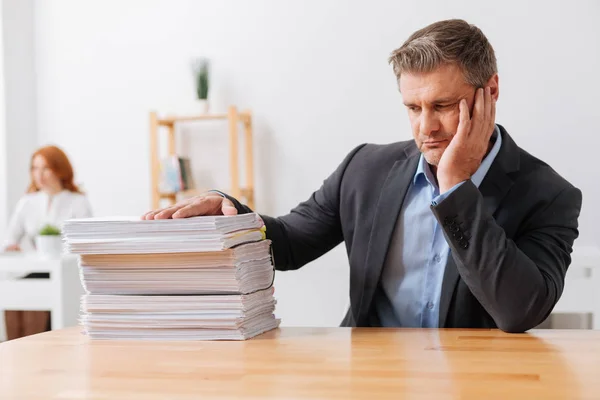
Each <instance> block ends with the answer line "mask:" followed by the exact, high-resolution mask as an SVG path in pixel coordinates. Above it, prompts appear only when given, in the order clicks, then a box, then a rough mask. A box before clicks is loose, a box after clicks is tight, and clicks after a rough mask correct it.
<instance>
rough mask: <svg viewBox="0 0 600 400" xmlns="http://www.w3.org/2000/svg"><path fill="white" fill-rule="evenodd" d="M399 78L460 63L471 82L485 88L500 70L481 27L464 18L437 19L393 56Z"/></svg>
mask: <svg viewBox="0 0 600 400" xmlns="http://www.w3.org/2000/svg"><path fill="white" fill-rule="evenodd" d="M389 62H390V64H392V67H393V69H394V73H395V74H396V77H397V78H398V79H400V75H401V74H402V73H411V72H417V73H418V72H431V71H433V70H435V69H437V68H439V67H440V66H442V65H445V64H452V63H456V64H457V65H458V66H459V67H460V69H461V70H462V72H463V75H464V77H465V80H466V81H467V83H469V84H471V85H473V86H474V87H477V88H480V87H484V86H485V84H486V83H487V81H488V80H489V79H490V78H491V77H492V76H494V74H496V73H497V72H498V69H497V66H496V55H495V54H494V49H493V48H492V46H491V45H490V43H489V42H488V40H487V38H486V37H485V35H484V34H483V32H481V30H480V29H479V28H477V27H476V26H474V25H470V24H469V23H467V22H466V21H463V20H460V19H450V20H446V21H439V22H435V23H433V24H431V25H429V26H426V27H425V28H423V29H420V30H418V31H416V32H415V33H413V34H412V35H411V36H410V37H409V38H408V40H407V41H406V42H404V44H403V45H402V47H400V48H399V49H396V50H394V51H393V52H392V54H391V55H390V58H389Z"/></svg>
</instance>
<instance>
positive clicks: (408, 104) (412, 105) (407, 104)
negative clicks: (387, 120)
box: [402, 102, 419, 107]
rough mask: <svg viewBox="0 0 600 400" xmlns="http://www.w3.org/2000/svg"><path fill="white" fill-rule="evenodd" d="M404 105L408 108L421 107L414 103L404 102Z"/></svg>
mask: <svg viewBox="0 0 600 400" xmlns="http://www.w3.org/2000/svg"><path fill="white" fill-rule="evenodd" d="M402 104H404V105H405V106H406V107H419V106H418V105H416V104H414V103H405V102H402Z"/></svg>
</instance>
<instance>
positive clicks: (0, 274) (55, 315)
mask: <svg viewBox="0 0 600 400" xmlns="http://www.w3.org/2000/svg"><path fill="white" fill-rule="evenodd" d="M31 272H47V273H50V278H49V279H35V278H34V279H18V277H23V276H25V275H26V274H28V273H31ZM83 293H84V291H83V287H82V286H81V281H80V279H79V270H78V257H77V256H74V255H69V254H67V255H63V256H61V257H57V258H52V259H45V258H42V257H40V256H38V255H37V254H36V253H0V313H2V314H4V310H38V311H50V312H51V313H52V314H51V321H52V329H53V330H54V329H62V328H65V327H70V326H75V325H77V323H78V318H79V304H80V297H81V295H82V294H83Z"/></svg>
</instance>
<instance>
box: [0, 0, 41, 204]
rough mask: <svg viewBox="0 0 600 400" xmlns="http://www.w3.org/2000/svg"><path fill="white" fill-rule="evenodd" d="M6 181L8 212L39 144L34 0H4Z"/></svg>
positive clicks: (24, 184)
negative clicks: (32, 154)
mask: <svg viewBox="0 0 600 400" xmlns="http://www.w3.org/2000/svg"><path fill="white" fill-rule="evenodd" d="M2 8H3V16H2V30H3V42H2V52H3V53H4V54H3V55H4V60H3V64H4V81H3V83H4V95H5V99H6V101H5V109H4V111H5V129H6V130H5V140H6V153H5V157H6V162H7V166H8V170H7V179H6V181H3V183H4V184H5V186H4V188H3V189H5V190H6V196H7V200H6V201H7V208H8V213H9V215H10V213H12V212H13V211H14V206H15V204H16V203H17V201H18V200H19V198H20V197H21V196H22V195H23V193H24V192H25V190H26V189H27V184H28V183H29V159H30V156H31V153H32V152H33V151H34V149H35V146H36V144H37V108H36V105H37V99H36V97H37V90H36V79H35V78H36V75H35V70H34V67H35V62H34V54H35V51H34V18H33V15H34V0H3V1H2Z"/></svg>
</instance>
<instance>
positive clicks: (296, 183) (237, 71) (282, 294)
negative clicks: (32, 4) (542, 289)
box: [35, 0, 600, 325]
mask: <svg viewBox="0 0 600 400" xmlns="http://www.w3.org/2000/svg"><path fill="white" fill-rule="evenodd" d="M36 4H37V10H36V25H35V26H36V53H35V58H36V63H37V64H36V67H37V85H38V104H37V122H38V127H39V129H38V133H39V141H40V144H45V143H46V142H55V143H57V144H59V145H61V146H63V147H64V148H65V149H66V150H67V151H68V152H69V154H70V155H71V157H72V159H73V161H74V164H75V166H76V168H77V171H78V176H79V178H80V179H81V180H82V181H83V183H84V184H85V188H86V189H87V190H88V192H89V194H90V196H91V201H92V205H93V207H94V209H95V211H96V213H97V214H101V215H102V214H139V213H142V212H143V211H145V210H146V209H147V208H148V207H149V205H150V197H149V193H150V188H149V169H148V167H149V159H148V140H147V138H148V112H149V111H151V110H157V111H159V112H161V113H167V112H172V113H187V112H190V111H191V110H193V108H194V106H195V105H194V102H193V96H194V89H193V83H192V78H191V75H190V72H189V71H190V68H189V62H190V60H191V58H193V57H197V56H208V57H210V58H211V59H212V60H213V63H214V65H213V67H214V80H213V87H214V90H213V92H212V93H211V96H212V101H213V105H212V108H213V110H215V111H222V110H224V109H225V107H226V105H228V104H230V103H232V104H236V105H238V106H239V107H241V108H251V109H252V111H253V113H254V115H255V123H254V126H255V134H256V146H257V147H256V153H255V154H256V156H257V157H258V159H259V160H258V165H257V171H256V172H257V177H256V185H257V190H258V192H257V209H258V211H260V212H263V213H269V214H274V215H278V214H282V213H286V212H287V211H288V210H289V209H290V208H292V207H293V206H295V205H296V204H297V203H298V202H299V201H302V200H304V199H306V198H307V197H308V196H309V195H310V193H311V192H312V191H313V190H315V189H317V188H318V186H319V185H320V183H321V182H322V180H323V179H324V178H325V177H326V176H327V175H328V174H329V173H330V172H331V171H332V170H333V169H334V168H335V167H336V165H337V164H338V163H339V162H340V161H341V159H342V158H343V157H344V155H345V154H346V153H347V152H348V151H349V150H350V149H351V148H352V147H354V146H355V145H357V144H359V143H362V142H365V141H369V142H391V141H396V140H404V139H409V138H410V131H409V125H408V121H407V118H406V114H405V111H404V110H403V108H402V106H401V98H400V95H399V94H398V92H397V89H396V87H395V82H394V77H393V74H392V72H391V69H390V67H389V66H388V65H387V57H388V54H389V53H390V51H391V50H392V49H394V48H396V47H398V46H400V45H401V44H402V42H403V41H404V40H405V39H406V38H407V37H408V35H409V34H410V33H411V32H413V31H414V30H416V29H418V28H420V27H422V26H424V25H426V24H428V23H430V22H433V21H435V20H438V19H445V18H451V17H460V18H465V19H467V20H469V21H470V22H472V23H475V24H477V25H478V26H480V27H481V28H482V29H483V31H484V32H485V33H486V34H487V36H488V38H489V39H490V41H491V42H492V44H493V45H494V47H495V49H496V52H497V57H498V63H499V69H500V83H501V95H500V101H499V103H498V112H497V116H498V121H499V122H500V123H502V124H503V125H504V126H505V127H506V128H507V129H508V130H509V132H510V133H511V135H512V136H513V137H514V138H515V140H516V141H517V142H518V143H519V144H520V145H521V146H522V147H524V148H525V149H527V150H528V151H530V152H532V153H533V154H535V155H536V156H538V157H540V158H542V159H544V160H546V161H547V162H549V163H550V164H551V165H553V166H554V167H555V168H556V169H557V170H558V171H559V172H560V173H561V174H563V175H564V176H565V177H567V178H568V179H569V180H571V181H572V182H573V183H574V184H575V185H577V186H578V187H580V188H581V189H582V190H583V191H584V208H583V212H582V216H581V220H580V221H581V241H582V242H588V243H589V242H594V241H595V240H596V239H595V238H596V237H597V236H598V235H599V234H600V228H599V227H598V225H599V224H598V221H599V220H600V218H599V217H600V211H599V209H598V208H597V207H595V206H594V204H595V203H598V202H600V193H599V189H598V185H597V180H598V174H597V172H596V168H595V163H594V161H595V158H596V157H597V148H598V145H599V144H600V139H598V138H597V135H596V132H597V124H596V118H597V115H598V113H597V111H596V110H597V105H596V103H597V99H596V97H597V93H598V92H600V84H599V80H598V78H597V74H598V71H600V54H599V49H600V43H599V39H598V38H600V28H599V27H598V24H597V20H598V17H600V3H598V2H595V1H593V0H588V1H578V2H572V3H570V4H569V7H565V6H564V2H557V1H553V2H549V1H529V2H523V1H505V2H501V3H499V2H494V3H489V4H488V3H484V2H480V1H475V0H473V1H453V2H444V1H435V2H399V1H392V0H389V1H380V2H357V1H347V0H331V1H327V2H324V1H302V2H280V1H275V0H271V1H258V0H255V1H252V2H245V1H241V0H240V1H220V2H217V1H194V0H190V1H183V0H180V1H167V0H164V1H132V0H130V1H116V0H112V1H107V0H105V1H87V2H80V1H76V0H63V1H43V2H42V1H40V2H37V3H36ZM218 129H219V127H218V126H215V127H211V129H210V133H208V134H207V135H209V137H207V138H206V139H207V142H203V141H202V140H199V139H200V138H199V136H201V133H200V132H196V131H201V130H202V129H201V128H193V129H191V128H190V129H189V130H185V131H186V132H187V133H183V132H182V135H187V136H188V138H187V140H188V142H187V143H188V145H189V147H191V148H192V149H194V153H195V154H201V156H198V157H197V158H196V161H195V163H196V164H195V165H196V170H195V174H196V175H197V176H199V177H201V176H205V175H206V174H207V173H210V171H209V172H204V171H201V170H200V166H204V165H206V164H208V163H211V162H212V163H213V164H214V163H216V162H217V160H215V156H214V154H217V155H218V154H220V153H219V151H216V150H213V148H212V147H207V145H206V143H213V144H214V143H216V142H217V141H218V140H222V141H223V138H221V139H219V138H218V137H217V136H216V135H217V133H216V132H219V130H218ZM196 133H197V136H198V137H197V136H196ZM192 134H193V135H194V137H193V138H190V137H189V135H192ZM222 143H223V144H225V143H226V142H224V141H223V142H222ZM209 149H210V151H208V150H209ZM200 157H201V158H200ZM226 166H227V163H226V162H223V167H221V164H218V167H216V171H213V172H214V173H215V178H214V179H215V180H214V182H218V181H219V180H222V179H225V177H226V172H227V171H226ZM347 279H348V273H347V261H346V258H345V254H344V251H343V249H342V248H339V247H338V248H337V249H336V250H335V251H334V252H332V253H331V254H328V255H327V256H325V257H323V258H322V259H320V260H318V261H317V262H314V263H313V264H312V265H310V266H307V267H306V268H305V269H303V270H302V271H300V272H290V273H285V274H279V275H278V280H277V291H276V293H277V294H278V297H279V298H280V303H279V311H280V314H282V316H283V318H284V322H285V323H286V324H288V325H298V324H300V325H337V324H338V323H339V320H340V319H341V316H342V314H343V311H344V308H345V305H346V294H347V290H348V283H347Z"/></svg>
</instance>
